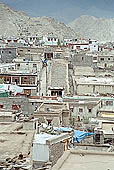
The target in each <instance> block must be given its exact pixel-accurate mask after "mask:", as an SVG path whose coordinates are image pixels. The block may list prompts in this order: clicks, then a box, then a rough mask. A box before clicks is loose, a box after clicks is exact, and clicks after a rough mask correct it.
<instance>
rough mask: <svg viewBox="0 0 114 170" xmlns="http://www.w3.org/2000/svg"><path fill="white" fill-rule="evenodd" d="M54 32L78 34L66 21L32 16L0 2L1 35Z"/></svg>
mask: <svg viewBox="0 0 114 170" xmlns="http://www.w3.org/2000/svg"><path fill="white" fill-rule="evenodd" d="M47 33H54V35H58V36H59V37H60V38H62V37H70V36H75V35H76V36H77V35H78V34H76V33H75V32H74V31H73V30H72V29H71V28H69V27H67V26H66V25H65V24H64V23H61V22H58V21H56V20H55V19H53V18H49V17H37V18H32V17H29V16H27V15H26V14H25V13H23V12H17V11H14V10H12V9H11V8H9V7H8V6H5V5H4V4H2V3H0V35H4V36H16V35H20V34H21V35H36V34H37V35H40V36H42V35H45V34H47Z"/></svg>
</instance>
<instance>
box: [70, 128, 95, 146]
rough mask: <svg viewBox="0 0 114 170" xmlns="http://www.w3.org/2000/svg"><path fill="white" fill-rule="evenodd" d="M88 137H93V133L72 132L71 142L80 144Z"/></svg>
mask: <svg viewBox="0 0 114 170" xmlns="http://www.w3.org/2000/svg"><path fill="white" fill-rule="evenodd" d="M89 135H94V133H90V132H83V131H80V130H74V136H73V142H75V141H77V142H78V143H80V142H81V141H82V140H83V139H84V138H86V136H89Z"/></svg>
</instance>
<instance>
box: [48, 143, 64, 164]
mask: <svg viewBox="0 0 114 170" xmlns="http://www.w3.org/2000/svg"><path fill="white" fill-rule="evenodd" d="M63 152H64V144H63V143H62V142H59V143H55V144H52V145H50V146H49V160H50V162H52V166H53V165H55V164H56V162H57V160H58V159H59V158H60V157H61V156H62V155H63Z"/></svg>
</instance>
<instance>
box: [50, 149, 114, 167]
mask: <svg viewBox="0 0 114 170" xmlns="http://www.w3.org/2000/svg"><path fill="white" fill-rule="evenodd" d="M65 154H67V153H65ZM64 156H65V155H64ZM63 159H64V161H62V160H60V161H59V162H58V165H57V164H56V166H55V167H54V168H53V169H52V170H57V168H58V169H59V170H76V169H77V170H96V169H97V170H101V169H102V170H113V169H114V154H108V155H106V152H105V154H100V152H99V154H98V153H97V154H81V153H79V154H78V153H71V152H70V154H67V156H66V157H64V158H63Z"/></svg>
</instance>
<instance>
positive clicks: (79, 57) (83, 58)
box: [71, 54, 93, 67]
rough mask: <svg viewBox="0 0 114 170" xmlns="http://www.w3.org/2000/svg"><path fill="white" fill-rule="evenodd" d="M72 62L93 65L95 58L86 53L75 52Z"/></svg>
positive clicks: (77, 64) (79, 64)
mask: <svg viewBox="0 0 114 170" xmlns="http://www.w3.org/2000/svg"><path fill="white" fill-rule="evenodd" d="M71 61H72V64H74V65H75V66H90V67H91V66H92V64H93V58H92V56H87V55H84V54H75V55H74V56H73V57H72V59H71Z"/></svg>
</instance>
